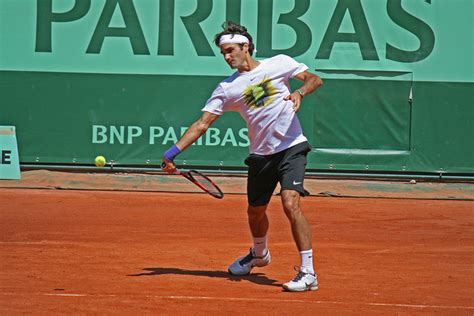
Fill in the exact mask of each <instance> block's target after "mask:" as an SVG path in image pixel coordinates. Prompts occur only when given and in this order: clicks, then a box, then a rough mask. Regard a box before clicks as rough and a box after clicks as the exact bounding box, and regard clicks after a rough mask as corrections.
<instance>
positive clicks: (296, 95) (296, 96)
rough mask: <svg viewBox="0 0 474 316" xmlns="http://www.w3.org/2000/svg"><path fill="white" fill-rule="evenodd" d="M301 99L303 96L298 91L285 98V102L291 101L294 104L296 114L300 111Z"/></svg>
mask: <svg viewBox="0 0 474 316" xmlns="http://www.w3.org/2000/svg"><path fill="white" fill-rule="evenodd" d="M301 99H302V97H301V95H300V94H299V93H298V92H296V91H295V92H293V93H292V94H290V95H287V96H286V97H284V98H283V100H285V101H288V100H291V102H293V110H294V111H295V112H298V111H299V109H300V106H301Z"/></svg>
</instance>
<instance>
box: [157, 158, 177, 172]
mask: <svg viewBox="0 0 474 316" xmlns="http://www.w3.org/2000/svg"><path fill="white" fill-rule="evenodd" d="M161 169H162V170H163V171H164V172H166V173H169V174H177V173H178V170H176V165H175V164H174V163H173V162H172V161H168V160H166V159H163V160H162V161H161Z"/></svg>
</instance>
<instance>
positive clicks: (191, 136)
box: [176, 120, 209, 151]
mask: <svg viewBox="0 0 474 316" xmlns="http://www.w3.org/2000/svg"><path fill="white" fill-rule="evenodd" d="M208 128H209V124H207V123H204V122H202V121H201V120H197V121H196V122H194V123H193V124H192V125H191V126H190V127H189V128H188V129H187V130H186V132H185V133H184V134H183V136H182V137H181V139H180V140H178V142H177V143H176V146H178V148H179V149H180V150H181V151H183V150H185V149H186V148H188V147H189V146H191V145H192V144H193V143H194V142H195V141H197V140H198V139H199V137H201V136H202V135H203V134H204V133H205V132H206V131H207V129H208Z"/></svg>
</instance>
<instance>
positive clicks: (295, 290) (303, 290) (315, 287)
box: [283, 285, 319, 292]
mask: <svg viewBox="0 0 474 316" xmlns="http://www.w3.org/2000/svg"><path fill="white" fill-rule="evenodd" d="M283 289H285V291H287V292H307V291H317V290H318V289H319V287H318V286H317V285H315V286H312V287H310V288H306V289H290V288H288V287H286V286H285V285H283Z"/></svg>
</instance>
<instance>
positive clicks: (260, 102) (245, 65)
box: [163, 21, 322, 292]
mask: <svg viewBox="0 0 474 316" xmlns="http://www.w3.org/2000/svg"><path fill="white" fill-rule="evenodd" d="M222 27H223V29H224V30H223V31H222V32H221V33H219V34H217V35H216V36H215V44H216V45H217V46H218V47H219V48H220V50H221V53H222V56H223V57H224V59H225V61H226V62H227V63H228V64H229V66H230V68H232V69H236V70H237V71H236V72H235V73H234V74H233V75H232V76H230V77H229V78H227V79H225V80H223V81H222V82H221V83H219V85H218V86H217V87H216V89H215V90H214V92H213V93H212V95H211V97H210V98H209V99H208V101H207V103H206V104H205V106H204V108H203V109H202V111H203V113H202V116H201V117H200V118H199V119H198V120H197V121H196V122H194V123H193V124H192V125H191V126H190V128H189V129H188V130H187V131H186V132H185V134H184V135H183V136H182V137H181V139H179V140H178V142H177V143H176V144H175V145H173V146H172V147H171V148H169V149H168V150H167V151H166V152H165V153H164V154H163V162H164V168H163V170H164V171H166V172H168V173H175V172H176V167H175V165H174V163H173V160H174V159H175V157H176V156H177V155H178V154H179V153H181V152H182V151H183V150H185V149H186V148H188V147H189V146H190V145H192V144H193V143H194V142H195V141H196V140H197V139H198V138H199V137H200V136H201V135H203V134H204V133H205V132H206V130H207V129H208V128H209V126H211V124H212V123H213V122H214V121H215V120H216V119H217V118H218V117H219V116H220V115H222V114H223V113H224V112H227V111H236V112H239V113H240V115H241V116H242V118H243V119H244V120H245V121H246V123H247V127H248V136H249V139H250V155H249V156H248V157H247V159H246V160H245V163H246V164H247V165H248V180H247V196H248V210H247V213H248V221H249V226H250V231H251V233H252V236H253V247H252V248H251V249H250V251H249V253H248V254H247V255H245V256H242V257H240V258H238V259H237V260H236V261H235V262H234V263H232V264H231V265H230V266H229V269H228V271H229V273H230V274H232V275H247V274H249V273H250V271H251V270H252V268H254V267H263V266H266V265H268V264H269V263H270V261H271V257H270V251H269V249H268V237H267V232H268V227H269V223H268V218H267V215H266V210H267V206H268V203H269V201H270V198H271V196H272V194H273V192H274V190H275V188H276V186H277V183H278V182H279V183H280V186H281V201H282V204H283V209H284V211H285V214H286V216H287V217H288V219H289V221H290V223H291V231H292V234H293V238H294V240H295V243H296V246H297V248H298V250H299V252H300V256H301V266H300V267H299V268H298V269H297V270H298V271H297V275H296V277H295V278H294V279H293V280H291V281H289V282H287V283H285V284H283V288H284V289H285V290H287V291H294V292H301V291H309V290H317V289H318V280H317V276H316V273H315V271H314V268H313V250H312V238H311V227H310V225H309V223H308V221H307V219H306V217H305V215H304V214H303V212H302V210H301V207H300V197H301V196H305V195H307V194H308V192H307V191H306V190H305V189H304V187H303V182H304V175H305V167H306V155H307V153H308V152H309V151H310V150H311V147H310V145H309V144H308V142H307V139H306V137H305V136H304V135H303V132H302V129H301V125H300V122H299V120H298V117H297V115H296V112H298V110H299V109H300V106H301V100H302V99H303V98H304V97H305V96H307V95H308V94H310V93H312V92H313V91H315V90H316V89H317V88H318V87H319V86H321V84H322V81H321V79H320V78H319V77H318V76H317V75H315V74H312V73H310V72H308V67H307V66H306V65H304V64H301V63H298V62H296V61H295V60H294V59H292V58H291V57H289V56H286V55H278V56H275V57H272V58H268V59H265V60H259V61H257V60H255V59H254V58H252V54H253V52H254V49H255V48H254V44H253V42H252V36H251V35H250V34H249V33H248V32H247V29H246V28H245V27H244V26H241V25H238V24H235V23H233V22H230V21H228V22H225V23H224V24H223V25H222ZM290 78H294V79H296V80H299V81H301V82H302V83H303V84H302V86H301V87H300V88H299V89H297V90H295V91H293V92H291V91H290V87H289V79H290Z"/></svg>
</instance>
